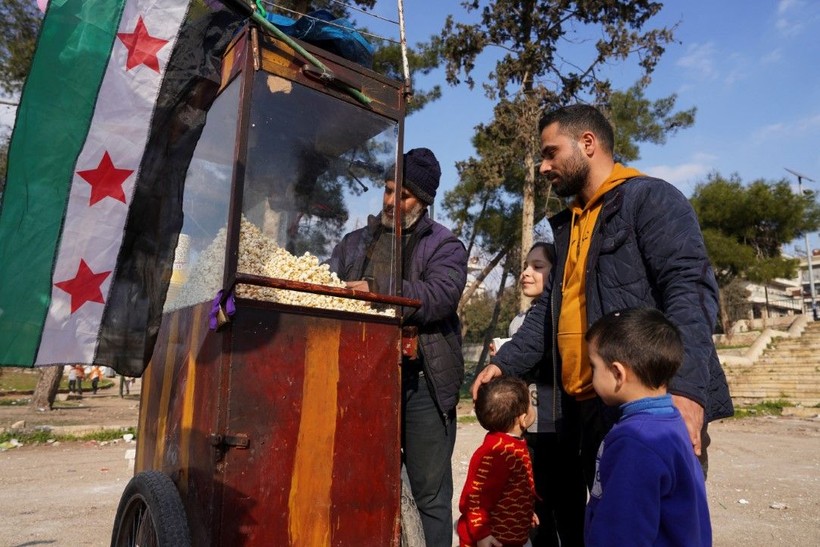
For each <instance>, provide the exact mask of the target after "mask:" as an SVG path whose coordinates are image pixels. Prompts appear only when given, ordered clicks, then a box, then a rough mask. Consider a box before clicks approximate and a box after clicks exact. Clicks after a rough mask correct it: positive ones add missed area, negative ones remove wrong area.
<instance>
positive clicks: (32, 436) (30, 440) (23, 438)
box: [0, 427, 137, 444]
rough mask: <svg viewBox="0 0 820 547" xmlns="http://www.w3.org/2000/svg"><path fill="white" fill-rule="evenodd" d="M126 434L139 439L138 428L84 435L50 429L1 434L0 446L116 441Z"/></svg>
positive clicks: (108, 430) (100, 431) (102, 430)
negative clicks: (8, 444)
mask: <svg viewBox="0 0 820 547" xmlns="http://www.w3.org/2000/svg"><path fill="white" fill-rule="evenodd" d="M126 433H131V434H132V435H134V438H135V439H136V438H137V428H135V427H121V428H119V429H100V430H98V431H92V432H90V433H86V434H84V435H57V434H55V433H54V432H53V431H50V430H48V429H35V430H33V431H28V430H27V431H17V432H9V431H7V432H5V433H0V444H3V443H7V442H9V441H11V440H12V439H16V440H17V442H19V443H22V444H45V443H50V442H55V441H60V442H70V441H81V442H87V441H98V442H106V441H115V440H118V439H122V436H123V435H125V434H126Z"/></svg>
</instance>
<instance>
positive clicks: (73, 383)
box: [68, 365, 77, 393]
mask: <svg viewBox="0 0 820 547" xmlns="http://www.w3.org/2000/svg"><path fill="white" fill-rule="evenodd" d="M75 391H77V369H76V368H75V367H74V365H72V366H70V367H68V392H69V393H74V392H75Z"/></svg>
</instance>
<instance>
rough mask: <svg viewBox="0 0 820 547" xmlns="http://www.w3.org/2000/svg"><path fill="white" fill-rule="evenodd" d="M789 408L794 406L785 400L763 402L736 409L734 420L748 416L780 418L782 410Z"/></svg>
mask: <svg viewBox="0 0 820 547" xmlns="http://www.w3.org/2000/svg"><path fill="white" fill-rule="evenodd" d="M790 406H794V405H793V404H791V403H790V402H789V401H786V400H785V399H778V400H776V401H763V402H762V403H757V404H754V405H749V406H744V407H741V408H736V409H735V415H734V418H748V417H750V416H780V415H781V414H783V409H784V408H786V407H790Z"/></svg>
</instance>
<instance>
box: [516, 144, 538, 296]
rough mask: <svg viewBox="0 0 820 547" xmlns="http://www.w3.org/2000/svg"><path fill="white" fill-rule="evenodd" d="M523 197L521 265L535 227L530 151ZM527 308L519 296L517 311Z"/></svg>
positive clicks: (533, 183)
mask: <svg viewBox="0 0 820 547" xmlns="http://www.w3.org/2000/svg"><path fill="white" fill-rule="evenodd" d="M524 173H525V175H524V195H523V202H522V204H521V264H523V263H524V262H526V260H527V253H529V252H530V247H532V229H533V226H535V158H534V157H533V154H532V151H531V150H527V153H526V156H525V157H524ZM527 308H528V302H526V297H525V296H524V294H523V293H522V294H521V299H520V300H519V301H518V311H525V310H526V309H527Z"/></svg>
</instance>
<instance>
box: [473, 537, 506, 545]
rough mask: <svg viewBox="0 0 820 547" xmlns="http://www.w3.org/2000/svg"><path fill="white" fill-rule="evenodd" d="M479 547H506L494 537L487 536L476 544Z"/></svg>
mask: <svg viewBox="0 0 820 547" xmlns="http://www.w3.org/2000/svg"><path fill="white" fill-rule="evenodd" d="M476 545H478V547H504V544H503V543H501V542H500V541H498V540H497V539H495V538H494V537H493V536H487V537H485V538H483V539H479V540H478V542H476Z"/></svg>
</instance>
